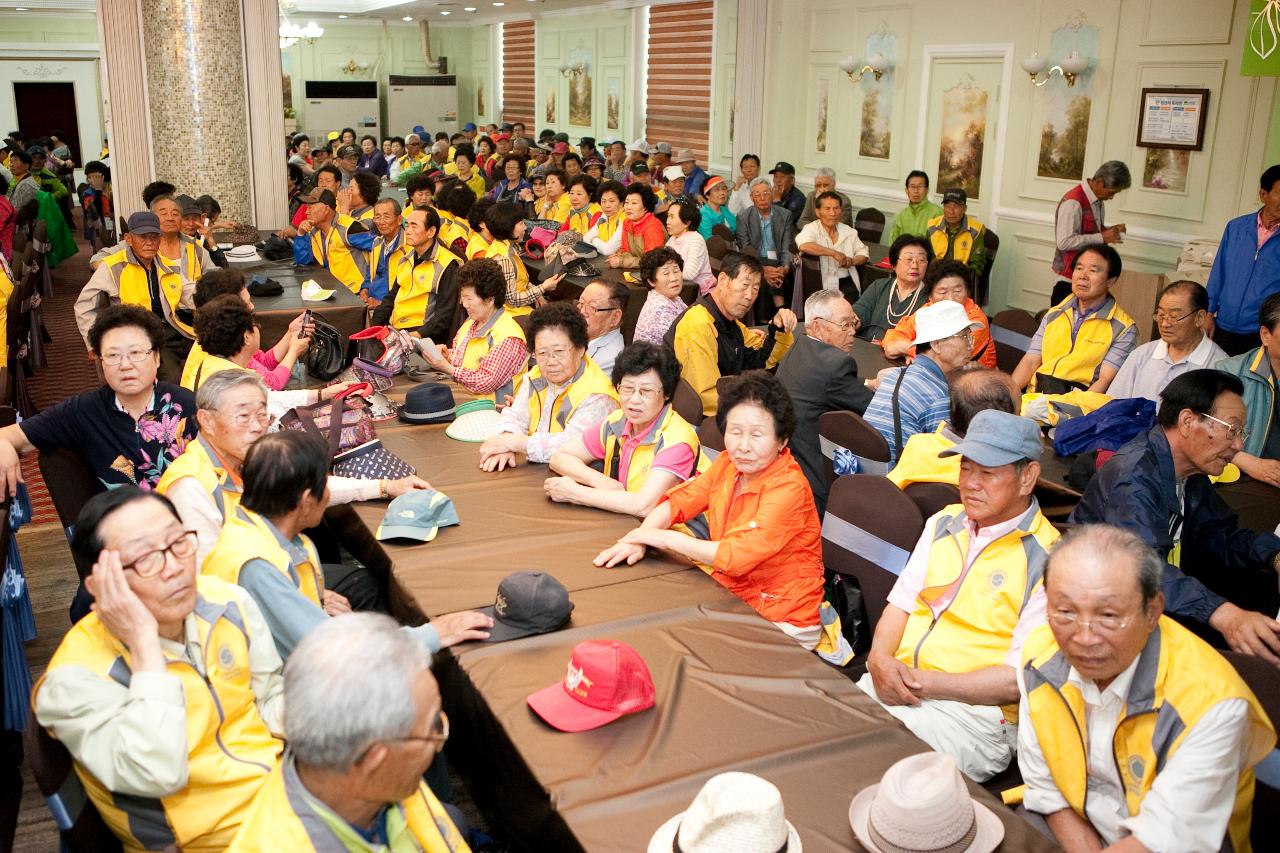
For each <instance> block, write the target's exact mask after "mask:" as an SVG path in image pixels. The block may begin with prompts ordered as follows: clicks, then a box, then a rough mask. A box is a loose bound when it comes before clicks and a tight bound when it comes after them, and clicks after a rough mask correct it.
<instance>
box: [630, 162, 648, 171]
mask: <svg viewBox="0 0 1280 853" xmlns="http://www.w3.org/2000/svg"><path fill="white" fill-rule="evenodd" d="M631 174H633V175H647V174H649V164H648V163H646V162H645V161H643V160H637V161H635V162H634V163H632V164H631Z"/></svg>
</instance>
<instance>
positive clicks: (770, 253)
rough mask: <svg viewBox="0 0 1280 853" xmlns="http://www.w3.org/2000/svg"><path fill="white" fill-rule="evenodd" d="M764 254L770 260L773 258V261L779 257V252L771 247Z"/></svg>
mask: <svg viewBox="0 0 1280 853" xmlns="http://www.w3.org/2000/svg"><path fill="white" fill-rule="evenodd" d="M764 256H765V257H766V258H768V259H769V260H771V261H776V260H777V259H778V253H777V252H775V251H773V250H772V249H770V250H769V251H767V252H765V253H764Z"/></svg>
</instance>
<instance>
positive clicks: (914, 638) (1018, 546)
mask: <svg viewBox="0 0 1280 853" xmlns="http://www.w3.org/2000/svg"><path fill="white" fill-rule="evenodd" d="M965 522H966V516H965V513H964V507H963V506H962V505H961V504H953V505H951V506H949V507H947V508H946V509H944V510H942V512H941V513H940V514H939V515H938V517H937V519H936V521H935V523H934V527H933V531H932V534H933V541H932V544H931V545H930V547H929V565H928V568H927V569H926V570H925V579H924V587H923V588H922V589H921V591H920V594H919V595H918V596H916V601H915V608H914V609H913V610H912V611H911V613H910V615H908V617H907V624H906V627H905V628H904V629H903V631H902V640H901V641H900V642H899V643H898V649H897V651H895V652H894V655H893V656H894V657H895V658H897V659H898V660H900V661H902V662H903V663H905V664H906V665H907V666H909V667H912V668H913V669H927V670H933V671H935V672H948V673H952V674H961V673H966V672H974V671H976V670H979V669H985V668H987V667H991V666H1001V665H1003V664H1004V660H1005V656H1006V655H1008V653H1009V645H1010V643H1011V642H1012V640H1013V629H1014V628H1015V627H1016V626H1017V624H1018V617H1019V616H1020V615H1021V614H1022V608H1023V607H1024V606H1026V603H1027V602H1028V601H1029V600H1030V599H1031V595H1032V593H1034V592H1035V591H1036V588H1037V587H1039V586H1040V584H1041V583H1042V582H1043V579H1044V564H1045V560H1046V558H1047V557H1048V554H1049V548H1050V547H1051V546H1052V545H1053V543H1054V542H1056V541H1057V540H1058V536H1059V535H1060V534H1059V533H1058V531H1057V530H1055V529H1054V527H1053V525H1051V524H1050V523H1049V522H1048V520H1046V519H1045V517H1044V515H1042V514H1041V513H1040V510H1039V507H1038V506H1037V507H1036V511H1035V512H1034V513H1032V514H1031V516H1030V517H1029V518H1028V519H1026V520H1025V521H1023V522H1022V524H1021V525H1019V526H1018V527H1017V528H1016V529H1014V530H1013V531H1012V532H1010V533H1006V534H1005V535H1004V536H1001V537H1000V538H999V539H997V540H995V541H994V542H991V543H989V544H988V545H987V546H986V547H985V548H983V549H982V553H981V554H980V555H978V558H977V560H975V561H974V563H973V565H972V567H970V569H969V571H968V573H967V574H965V575H964V579H963V580H962V581H960V588H959V589H958V590H956V594H955V597H954V598H953V599H952V600H951V603H950V604H949V605H948V606H946V607H945V608H941V609H935V605H934V602H936V601H938V600H939V599H940V597H941V596H942V594H943V593H944V592H945V591H946V590H947V589H949V588H950V587H951V585H952V584H953V583H955V581H956V579H957V578H959V577H960V575H961V573H962V572H964V564H965V555H966V554H967V553H968V550H969V531H968V527H967V525H966V523H965ZM1002 707H1003V708H1004V712H1005V717H1006V719H1009V720H1011V721H1013V720H1016V719H1017V714H1018V706H1017V703H1016V702H1015V703H1013V704H1012V705H1005V706H1002Z"/></svg>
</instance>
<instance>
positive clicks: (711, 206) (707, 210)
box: [698, 175, 738, 240]
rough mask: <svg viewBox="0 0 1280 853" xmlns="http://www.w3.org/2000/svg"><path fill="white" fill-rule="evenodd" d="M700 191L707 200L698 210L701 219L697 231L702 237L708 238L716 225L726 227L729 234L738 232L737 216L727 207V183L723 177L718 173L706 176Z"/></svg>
mask: <svg viewBox="0 0 1280 853" xmlns="http://www.w3.org/2000/svg"><path fill="white" fill-rule="evenodd" d="M702 193H703V198H705V199H706V200H707V203H706V204H704V205H703V206H702V210H700V211H699V213H701V214H702V221H701V222H699V223H698V233H699V234H701V235H702V238H703V239H704V240H710V239H711V233H712V232H711V229H712V228H715V227H716V226H717V225H723V226H724V227H726V228H728V229H729V233H731V234H736V233H738V217H736V216H734V215H733V211H732V210H730V209H729V185H728V184H726V183H725V182H724V178H722V177H720V176H719V175H712V176H711V177H709V178H707V182H706V183H705V184H703V185H702Z"/></svg>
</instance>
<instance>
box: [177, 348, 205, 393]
mask: <svg viewBox="0 0 1280 853" xmlns="http://www.w3.org/2000/svg"><path fill="white" fill-rule="evenodd" d="M204 357H205V356H204V350H203V349H202V348H201V346H200V342H199V341H196V342H194V343H192V344H191V350H190V351H189V352H188V353H187V360H186V362H184V363H183V365H182V382H181V385H182V387H183V388H186V389H187V390H188V391H190V390H191V389H192V388H193V387H194V386H195V381H196V371H197V370H199V369H200V362H202V361H204Z"/></svg>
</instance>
